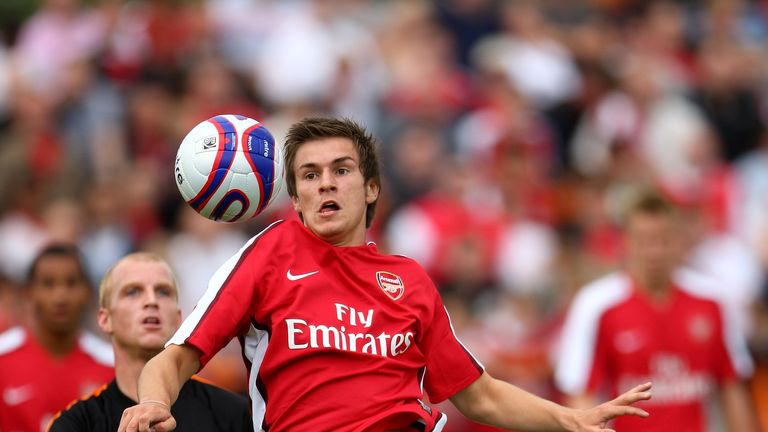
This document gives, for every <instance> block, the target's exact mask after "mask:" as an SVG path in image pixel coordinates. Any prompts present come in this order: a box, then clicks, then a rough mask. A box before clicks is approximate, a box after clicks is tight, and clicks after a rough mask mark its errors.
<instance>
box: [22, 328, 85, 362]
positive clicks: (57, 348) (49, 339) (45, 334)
mask: <svg viewBox="0 0 768 432" xmlns="http://www.w3.org/2000/svg"><path fill="white" fill-rule="evenodd" d="M32 331H33V332H34V334H35V339H37V342H38V343H39V344H40V346H42V347H43V349H45V351H47V352H48V353H49V354H51V355H52V356H53V357H64V356H65V355H67V354H69V353H70V352H71V351H72V350H73V349H74V348H75V345H76V344H77V339H78V337H79V335H80V332H79V331H77V332H70V333H57V332H53V331H50V330H48V329H45V328H43V327H42V326H41V325H39V324H35V325H33V326H32Z"/></svg>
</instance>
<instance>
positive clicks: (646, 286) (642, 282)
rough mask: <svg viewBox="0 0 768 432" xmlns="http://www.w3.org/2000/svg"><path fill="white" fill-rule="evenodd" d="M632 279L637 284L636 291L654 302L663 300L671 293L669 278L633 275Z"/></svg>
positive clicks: (670, 280)
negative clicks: (639, 291) (638, 290)
mask: <svg viewBox="0 0 768 432" xmlns="http://www.w3.org/2000/svg"><path fill="white" fill-rule="evenodd" d="M632 277H633V279H635V281H636V282H637V284H638V289H640V290H641V291H642V292H643V293H645V294H646V295H647V296H648V297H650V298H652V299H654V300H664V299H666V298H667V296H668V295H669V293H670V292H671V291H672V290H671V287H672V279H671V277H669V276H667V277H662V276H650V275H644V274H639V273H635V274H634V275H633V276H632Z"/></svg>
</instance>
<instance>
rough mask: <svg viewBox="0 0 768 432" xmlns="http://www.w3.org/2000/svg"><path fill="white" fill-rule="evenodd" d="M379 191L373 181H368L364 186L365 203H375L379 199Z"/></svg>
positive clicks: (377, 185)
mask: <svg viewBox="0 0 768 432" xmlns="http://www.w3.org/2000/svg"><path fill="white" fill-rule="evenodd" d="M380 189H381V188H380V187H379V184H378V183H376V182H374V181H373V180H368V183H366V185H365V202H366V203H367V204H370V203H372V202H375V201H376V200H377V199H378V198H379V190H380Z"/></svg>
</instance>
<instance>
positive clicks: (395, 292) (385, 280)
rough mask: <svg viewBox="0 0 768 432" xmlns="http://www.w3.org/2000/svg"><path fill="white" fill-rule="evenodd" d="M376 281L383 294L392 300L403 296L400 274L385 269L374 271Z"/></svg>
mask: <svg viewBox="0 0 768 432" xmlns="http://www.w3.org/2000/svg"><path fill="white" fill-rule="evenodd" d="M376 282H378V283H379V287H380V288H381V290H382V291H384V294H386V295H388V296H389V298H391V299H392V300H397V299H399V298H400V297H402V296H403V293H405V284H404V283H403V280H402V279H400V276H398V275H396V274H394V273H390V272H385V271H380V272H376Z"/></svg>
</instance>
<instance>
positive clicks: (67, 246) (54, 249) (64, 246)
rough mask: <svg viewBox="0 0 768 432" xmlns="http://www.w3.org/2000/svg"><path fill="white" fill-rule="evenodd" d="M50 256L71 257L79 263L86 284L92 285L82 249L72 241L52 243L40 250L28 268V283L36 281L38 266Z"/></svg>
mask: <svg viewBox="0 0 768 432" xmlns="http://www.w3.org/2000/svg"><path fill="white" fill-rule="evenodd" d="M48 257H65V258H71V259H72V261H74V262H75V263H76V264H77V267H78V269H79V270H80V276H81V277H82V278H83V281H84V282H85V284H86V286H90V284H89V281H88V273H87V272H86V269H85V263H84V260H83V256H82V254H81V253H80V249H78V247H77V246H75V245H74V244H72V243H51V244H49V245H48V246H46V247H44V248H43V249H42V250H41V251H40V252H38V253H37V255H36V256H35V259H34V260H32V264H30V266H29V268H28V269H27V283H29V284H31V283H32V282H34V279H35V277H36V276H37V268H38V267H39V266H40V261H42V260H44V259H45V258H48ZM89 289H90V288H89Z"/></svg>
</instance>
